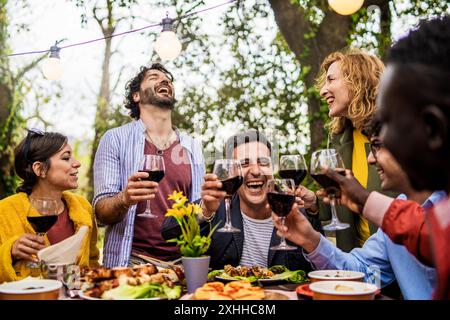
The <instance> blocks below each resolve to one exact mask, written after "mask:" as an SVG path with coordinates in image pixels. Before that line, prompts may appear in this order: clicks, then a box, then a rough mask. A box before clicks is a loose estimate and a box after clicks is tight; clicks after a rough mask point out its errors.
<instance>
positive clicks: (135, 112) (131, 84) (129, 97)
mask: <svg viewBox="0 0 450 320" xmlns="http://www.w3.org/2000/svg"><path fill="white" fill-rule="evenodd" d="M152 69H155V70H159V71H161V72H163V73H164V74H166V75H167V77H168V78H169V79H170V81H171V82H173V75H172V73H170V72H169V71H168V70H167V69H166V68H165V67H164V66H163V65H162V64H160V63H153V64H152V65H151V66H150V67H146V66H142V67H141V69H140V71H139V73H138V74H137V75H136V76H135V77H134V78H132V79H131V80H129V81H128V82H127V84H126V86H125V90H126V91H125V100H124V104H125V108H127V109H129V110H130V112H129V115H130V117H131V118H133V119H136V120H137V119H139V117H140V114H141V113H140V110H139V103H137V102H134V100H133V94H134V93H135V92H139V90H140V88H141V83H142V80H144V77H145V74H146V73H147V71H148V70H152Z"/></svg>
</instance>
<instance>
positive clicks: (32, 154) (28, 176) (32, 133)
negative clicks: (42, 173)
mask: <svg viewBox="0 0 450 320" xmlns="http://www.w3.org/2000/svg"><path fill="white" fill-rule="evenodd" d="M66 143H67V137H66V136H64V135H62V134H60V133H57V132H42V131H37V130H28V134H27V136H26V138H25V139H23V140H22V142H20V143H19V145H18V146H17V147H16V149H15V150H14V169H15V170H16V174H17V175H18V176H19V177H20V178H22V180H23V182H22V184H21V185H20V186H19V187H18V188H17V189H16V192H25V193H26V194H31V191H32V189H33V187H34V185H35V184H36V183H37V181H38V176H37V175H36V174H35V173H34V171H33V168H32V167H33V163H35V162H36V161H39V162H42V164H43V167H44V169H45V170H46V171H48V169H50V158H51V157H52V156H53V155H54V154H56V153H57V152H58V151H59V150H61V149H62V148H63V147H64V146H65V145H66Z"/></svg>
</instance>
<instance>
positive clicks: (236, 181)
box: [220, 176, 244, 198]
mask: <svg viewBox="0 0 450 320" xmlns="http://www.w3.org/2000/svg"><path fill="white" fill-rule="evenodd" d="M220 182H222V188H220V190H222V191H225V192H226V193H227V197H230V198H231V197H232V196H233V194H235V193H236V191H238V190H239V188H240V187H241V185H242V182H244V178H243V177H242V176H235V177H233V178H228V179H225V180H220Z"/></svg>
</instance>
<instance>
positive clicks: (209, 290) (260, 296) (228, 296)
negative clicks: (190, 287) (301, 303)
mask: <svg viewBox="0 0 450 320" xmlns="http://www.w3.org/2000/svg"><path fill="white" fill-rule="evenodd" d="M180 300H289V297H288V296H287V295H285V294H283V293H280V292H278V291H276V290H264V289H263V288H261V287H254V286H252V284H251V283H250V282H248V281H243V280H240V281H233V282H228V283H226V284H224V283H222V282H217V281H214V282H208V283H205V284H204V285H203V286H202V287H200V288H198V289H197V290H195V292H194V293H192V294H187V295H185V296H183V297H181V299H180Z"/></svg>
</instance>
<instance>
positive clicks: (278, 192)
mask: <svg viewBox="0 0 450 320" xmlns="http://www.w3.org/2000/svg"><path fill="white" fill-rule="evenodd" d="M267 201H268V202H269V206H270V208H271V209H272V211H273V212H274V213H275V214H276V215H277V216H279V217H280V220H281V224H282V225H284V220H285V217H286V216H287V215H288V214H289V213H290V212H291V209H292V206H293V205H294V202H295V183H294V180H292V179H271V180H269V181H267ZM295 249H297V248H296V247H294V246H291V245H288V244H287V243H286V239H285V238H284V237H281V240H280V244H279V245H276V246H273V247H270V250H295Z"/></svg>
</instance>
